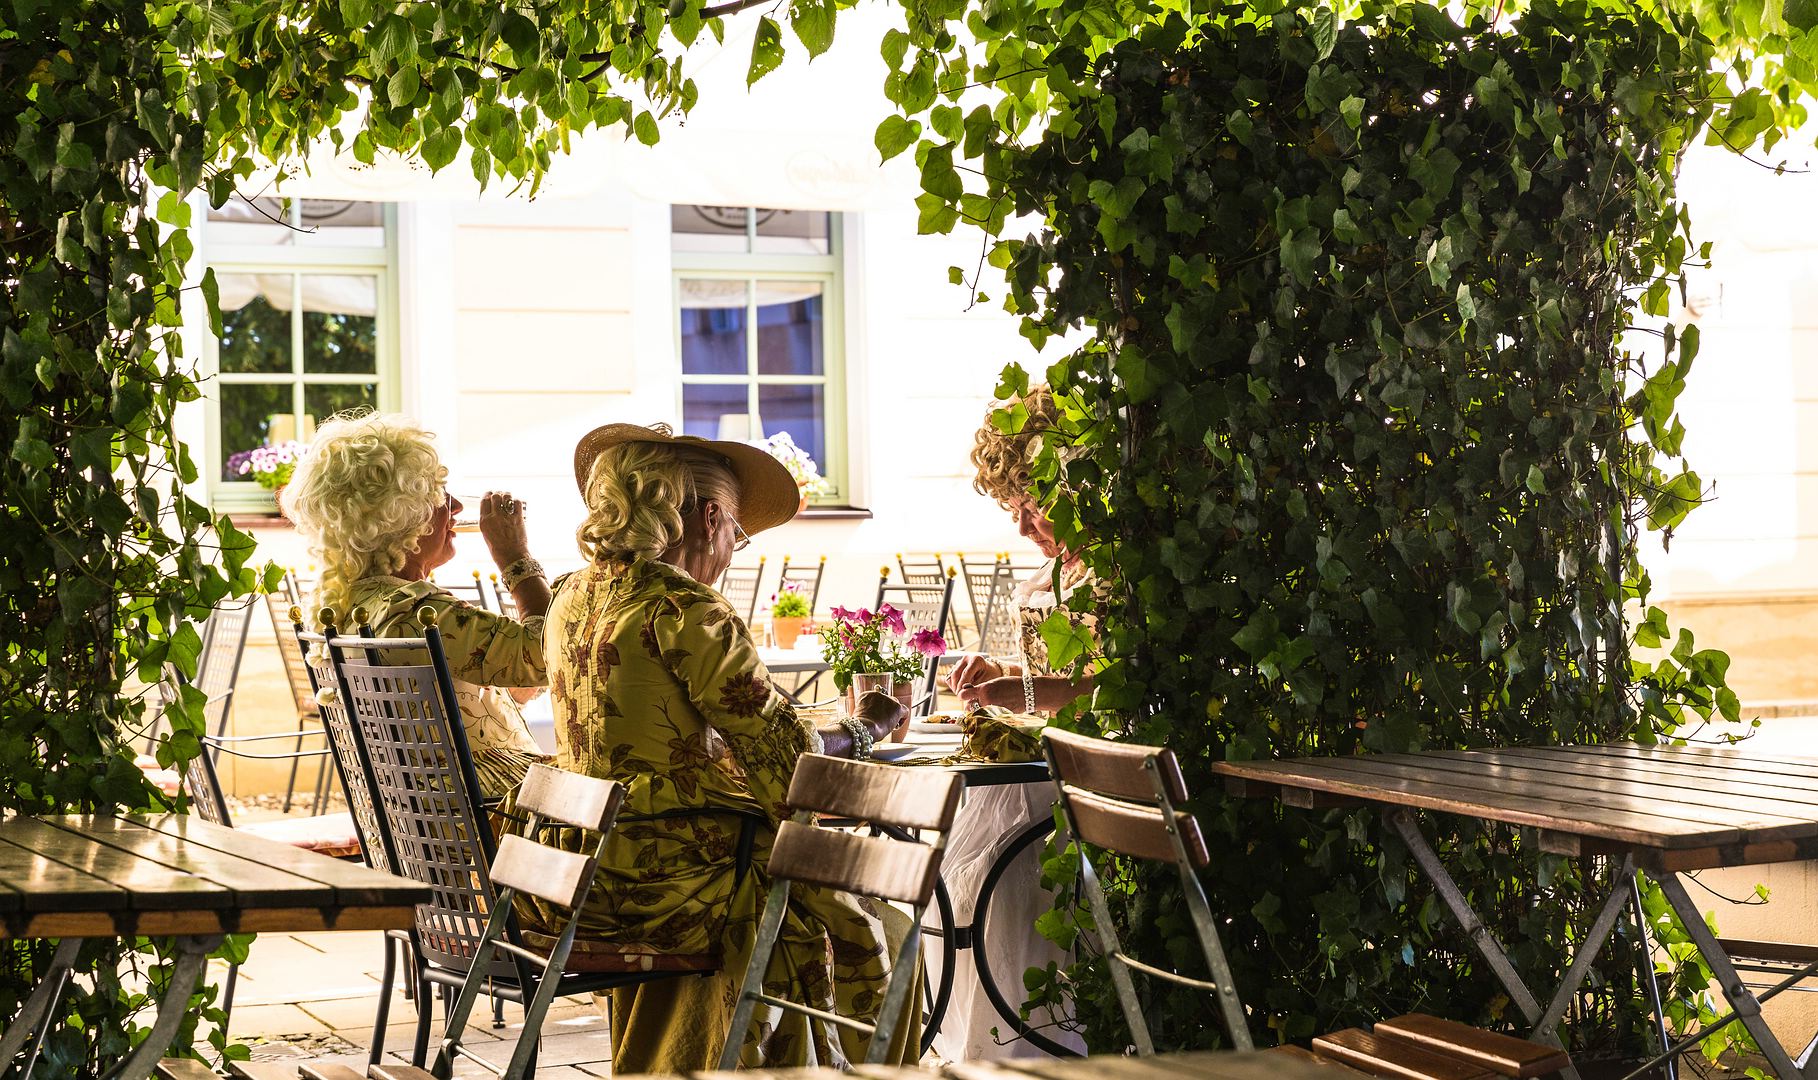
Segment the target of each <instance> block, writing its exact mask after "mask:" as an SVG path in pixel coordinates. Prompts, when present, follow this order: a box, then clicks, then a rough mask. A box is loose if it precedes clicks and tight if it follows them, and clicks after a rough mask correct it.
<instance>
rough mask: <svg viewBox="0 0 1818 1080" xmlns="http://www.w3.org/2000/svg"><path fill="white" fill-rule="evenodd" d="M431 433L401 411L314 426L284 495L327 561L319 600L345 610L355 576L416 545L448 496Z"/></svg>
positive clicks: (400, 561) (381, 568)
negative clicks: (306, 448)
mask: <svg viewBox="0 0 1818 1080" xmlns="http://www.w3.org/2000/svg"><path fill="white" fill-rule="evenodd" d="M433 438H434V436H432V435H431V434H430V433H429V432H427V431H425V430H424V429H423V428H422V427H421V426H419V425H418V424H417V422H416V421H414V420H412V419H410V418H409V417H406V416H400V415H398V414H395V413H360V412H346V413H339V414H337V415H335V416H333V417H330V418H329V419H328V420H326V421H324V422H323V423H322V425H321V426H320V427H318V428H317V429H316V436H315V438H314V439H313V440H311V441H310V444H309V451H308V452H307V453H305V454H304V455H303V459H302V460H301V461H300V462H298V463H297V468H296V471H295V472H293V473H292V474H291V477H290V482H289V483H288V484H286V485H285V487H284V492H283V495H282V497H281V498H282V502H283V506H284V512H285V514H286V516H288V517H289V518H290V520H291V521H293V522H295V523H296V526H297V531H298V532H300V533H302V534H303V536H304V538H305V539H306V540H307V541H308V543H309V552H310V555H311V556H312V557H314V558H315V560H316V562H318V563H319V564H320V565H321V566H322V586H321V589H320V590H319V592H318V593H317V602H318V603H322V604H327V605H329V606H331V607H333V608H335V610H337V611H339V612H341V613H342V614H343V616H345V614H346V613H347V610H348V598H349V595H350V593H351V590H352V588H353V583H354V582H356V581H358V580H360V579H361V578H363V577H369V576H371V575H373V574H390V573H395V572H396V571H397V570H398V568H399V567H401V566H403V565H404V560H405V559H407V558H408V557H409V556H410V554H411V553H412V552H414V551H415V550H416V548H417V542H418V540H419V539H420V538H421V537H422V535H423V530H424V529H425V527H427V525H428V524H429V518H430V515H432V514H434V513H435V511H436V508H437V507H439V506H441V505H443V501H444V500H445V499H446V498H447V495H446V494H445V492H444V489H443V484H444V481H445V480H446V479H447V477H448V470H447V469H445V468H443V467H442V462H441V459H440V458H439V457H438V456H437V455H436V449H435V446H434V445H433V444H432V442H431V440H432V439H433Z"/></svg>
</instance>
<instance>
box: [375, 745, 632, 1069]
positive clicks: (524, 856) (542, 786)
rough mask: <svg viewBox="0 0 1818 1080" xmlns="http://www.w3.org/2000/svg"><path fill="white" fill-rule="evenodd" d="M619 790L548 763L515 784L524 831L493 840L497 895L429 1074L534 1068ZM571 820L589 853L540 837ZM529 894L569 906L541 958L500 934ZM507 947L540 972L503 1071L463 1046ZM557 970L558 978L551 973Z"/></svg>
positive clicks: (615, 812) (620, 795) (616, 807)
mask: <svg viewBox="0 0 1818 1080" xmlns="http://www.w3.org/2000/svg"><path fill="white" fill-rule="evenodd" d="M624 796H625V789H624V788H623V787H622V786H620V785H619V784H618V783H617V782H616V781H612V780H600V779H597V778H595V777H591V776H582V775H580V774H579V773H570V772H563V771H561V770H559V769H552V768H550V767H549V766H547V765H532V766H531V767H530V772H529V774H528V775H526V776H525V777H524V783H523V785H522V786H521V787H519V789H518V803H517V807H518V810H519V811H520V812H521V813H523V814H525V815H526V820H525V822H524V827H523V831H522V832H516V833H507V834H506V835H504V836H501V837H500V838H499V847H498V853H497V854H496V855H495V856H493V859H492V865H491V867H490V868H489V869H488V874H489V875H490V876H491V878H492V885H493V888H494V889H496V890H497V894H496V896H495V897H494V900H493V908H492V914H491V917H490V918H488V919H487V920H486V929H485V930H484V931H482V932H481V934H480V939H479V941H478V942H476V943H475V945H474V953H473V966H472V967H471V968H470V969H468V972H467V978H466V980H465V981H463V982H462V983H461V993H460V996H459V997H457V998H456V999H455V1004H454V1008H453V1010H451V1011H450V1012H449V1014H448V1019H447V1023H446V1025H445V1028H444V1030H445V1031H446V1033H447V1035H446V1037H445V1038H444V1039H443V1040H442V1046H441V1049H440V1050H439V1051H438V1052H437V1053H436V1062H435V1067H434V1069H433V1074H434V1075H435V1076H437V1077H447V1076H450V1075H452V1074H453V1072H454V1066H455V1062H456V1060H457V1059H459V1058H468V1059H469V1060H472V1061H474V1062H476V1063H477V1064H479V1066H480V1067H481V1068H483V1069H485V1070H486V1071H488V1072H490V1073H492V1074H493V1075H495V1076H498V1077H501V1078H502V1080H518V1078H520V1077H522V1076H525V1075H526V1074H527V1071H528V1070H529V1069H531V1068H532V1064H533V1062H534V1060H535V1056H536V1049H537V1034H536V1033H537V1032H539V1031H541V1030H542V1028H543V1016H544V1014H545V1013H547V1012H548V1011H549V1003H550V1002H551V1001H554V1000H555V994H556V987H557V986H558V985H559V984H560V983H561V979H560V978H559V976H560V975H561V973H562V969H563V968H564V966H566V965H567V963H568V954H569V953H570V952H571V951H572V950H573V949H574V935H575V930H576V929H577V928H578V927H579V926H580V922H581V906H582V905H583V904H585V903H586V902H587V894H588V892H589V891H591V890H592V888H593V875H594V868H595V867H597V866H598V865H599V862H600V857H601V856H603V855H604V854H605V853H606V836H607V834H608V833H610V832H611V831H612V825H613V820H614V819H615V818H616V817H617V816H618V813H619V804H620V802H621V801H622V800H623V799H624ZM546 823H547V824H556V823H560V824H563V825H573V826H575V827H576V828H580V829H584V830H586V831H588V832H591V833H595V834H597V839H596V840H595V842H594V845H593V851H592V852H591V853H590V854H586V855H581V854H576V853H574V852H569V851H563V850H562V849H560V848H556V847H551V846H549V845H547V844H544V843H542V842H541V841H540V840H539V839H538V833H539V831H540V830H541V829H542V827H543V826H544V824H546ZM521 892H523V893H529V894H530V895H532V896H537V897H541V898H542V899H544V900H547V901H549V902H550V903H552V904H560V905H562V906H563V907H566V908H568V909H569V916H568V923H567V925H566V926H564V927H563V928H562V933H561V936H560V937H558V938H557V939H556V943H555V947H554V948H552V949H550V951H549V954H548V955H547V956H544V955H542V954H540V953H538V952H536V951H535V950H532V949H527V948H524V947H523V946H521V945H517V944H514V943H513V942H511V941H509V940H506V939H505V934H506V929H507V926H508V924H509V921H510V917H511V910H512V900H513V898H514V897H516V895H517V894H518V893H521ZM501 952H502V953H507V954H509V955H511V956H512V957H515V958H516V959H518V960H520V961H522V962H524V963H527V964H530V965H532V966H534V967H535V968H537V969H539V970H540V971H542V972H543V977H542V978H540V979H538V980H536V991H535V992H534V993H533V994H532V995H531V997H530V1000H529V1001H528V1002H526V1003H525V1005H524V1035H523V1037H521V1038H520V1039H518V1042H517V1046H516V1048H515V1049H514V1050H513V1051H512V1054H511V1062H510V1063H509V1064H508V1065H506V1066H505V1067H504V1069H503V1071H501V1070H500V1068H499V1066H498V1065H497V1064H496V1063H495V1062H492V1061H489V1060H487V1059H486V1058H484V1057H481V1056H480V1055H478V1054H475V1053H474V1052H473V1051H472V1050H470V1049H468V1048H467V1047H466V1046H465V1045H463V1044H462V1041H461V1036H462V1035H464V1034H465V1033H466V1030H467V1018H468V1016H469V1015H471V1014H472V1012H473V1006H474V1002H475V1001H476V1000H477V999H478V998H479V996H480V991H481V985H482V984H483V983H485V982H486V981H487V980H488V979H489V978H490V977H491V975H490V972H491V970H492V963H493V961H494V959H495V958H496V954H497V953H501ZM552 974H553V975H555V976H558V977H556V978H551V977H549V976H550V975H552ZM415 1074H416V1070H409V1071H404V1070H399V1069H396V1068H392V1069H391V1070H390V1071H389V1075H390V1076H391V1078H392V1080H420V1078H416V1076H415Z"/></svg>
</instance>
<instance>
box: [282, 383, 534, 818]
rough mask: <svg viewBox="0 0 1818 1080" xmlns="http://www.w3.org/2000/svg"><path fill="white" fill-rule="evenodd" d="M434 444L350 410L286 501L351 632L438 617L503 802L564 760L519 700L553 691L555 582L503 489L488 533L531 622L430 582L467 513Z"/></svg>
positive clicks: (485, 774) (504, 577)
mask: <svg viewBox="0 0 1818 1080" xmlns="http://www.w3.org/2000/svg"><path fill="white" fill-rule="evenodd" d="M432 440H433V436H431V435H430V433H429V432H427V431H425V430H424V429H423V428H422V427H420V426H418V425H417V423H416V422H415V421H414V420H411V419H409V418H408V417H405V416H400V415H397V414H392V413H365V414H359V413H342V414H340V415H337V416H335V417H332V418H331V419H329V420H328V421H326V422H324V423H323V424H322V425H321V426H320V427H319V428H317V429H316V436H315V439H314V440H313V441H312V442H311V443H310V445H309V452H308V453H306V454H304V455H303V459H302V461H301V462H299V463H298V465H297V469H296V472H295V473H293V474H292V475H291V478H290V482H289V483H288V484H286V485H285V487H284V491H283V494H282V495H281V496H280V498H281V501H282V502H283V506H284V512H285V514H286V516H288V517H289V518H290V520H291V521H293V522H295V523H296V525H297V531H298V532H300V533H302V534H303V536H304V538H305V539H306V540H307V541H308V542H309V550H310V554H311V555H313V556H314V557H315V560H316V562H317V563H318V564H319V565H321V567H322V568H323V569H322V585H321V588H320V590H319V592H318V594H317V601H318V602H319V603H321V604H324V605H326V606H328V607H332V608H333V609H334V610H335V611H336V612H337V613H338V614H339V616H340V617H341V618H342V620H343V622H344V625H347V626H348V627H349V628H350V629H351V628H352V627H351V618H350V615H351V613H352V612H353V610H354V609H355V608H359V609H362V610H363V612H364V614H365V616H366V623H367V625H369V626H371V627H372V629H373V632H374V633H375V634H377V635H378V636H380V637H388V636H391V637H408V636H414V635H415V634H416V633H417V632H418V631H417V623H416V612H417V610H418V609H419V608H423V607H428V608H430V609H431V610H433V611H434V612H435V614H436V626H437V629H439V630H440V631H441V634H442V642H443V645H444V646H445V647H446V649H447V653H448V666H449V670H450V673H451V674H452V675H453V676H454V680H455V699H456V704H457V705H459V707H460V710H461V721H462V725H463V727H465V728H466V730H467V745H468V749H469V750H470V751H471V752H472V754H473V764H474V772H475V773H476V774H477V775H478V777H479V780H480V788H481V794H482V795H483V796H484V797H486V798H489V799H493V798H502V797H503V796H504V795H505V794H506V793H507V792H509V791H511V790H512V789H513V788H515V787H516V786H517V785H518V784H519V783H520V782H521V781H522V780H523V779H524V774H525V773H526V772H528V771H529V770H530V766H531V765H533V764H537V763H547V762H549V761H550V760H552V759H551V758H550V757H549V755H547V754H544V753H543V752H542V750H541V748H539V747H538V746H537V743H536V740H535V739H534V738H532V737H531V734H530V728H529V727H528V726H527V725H526V724H525V723H524V717H523V716H522V715H521V714H520V713H519V712H518V701H519V700H528V699H529V697H531V696H534V693H535V691H534V689H528V688H535V687H541V686H545V685H547V684H548V682H549V678H548V675H547V674H546V672H545V668H544V663H543V614H544V612H546V611H547V610H548V609H549V598H550V594H549V584H548V582H547V581H545V580H544V578H543V567H542V566H541V564H539V563H538V562H537V561H536V560H535V559H533V558H531V557H530V548H529V542H528V541H527V540H526V539H525V531H524V504H523V503H522V502H520V501H518V500H516V499H514V498H512V497H511V493H510V492H502V491H501V492H488V493H487V494H486V497H485V499H484V500H482V501H481V503H480V533H481V535H482V536H483V537H484V538H485V540H486V546H487V548H488V549H489V550H490V551H491V553H492V558H493V561H494V562H495V563H497V564H498V567H499V581H500V583H501V584H503V585H504V586H505V587H506V588H507V589H509V590H510V591H511V595H512V597H513V598H514V599H515V600H516V601H517V603H518V611H519V612H521V613H522V615H523V618H522V619H521V620H520V619H511V618H507V617H506V616H504V615H500V614H498V613H496V612H492V611H487V610H485V609H484V608H479V607H475V606H473V605H471V604H468V603H465V602H463V601H461V600H458V599H456V598H455V597H454V596H453V595H452V594H451V593H449V592H447V591H446V590H444V589H441V588H438V587H437V586H436V584H435V583H434V582H432V581H431V580H429V575H430V573H431V572H432V571H434V570H435V568H436V567H438V566H441V565H442V564H444V563H446V562H447V561H448V560H449V559H451V558H453V557H454V519H455V517H456V515H458V514H459V513H460V512H461V511H462V510H463V509H465V507H464V506H463V505H462V504H461V501H460V500H459V499H456V498H455V497H454V496H452V495H450V494H448V491H447V488H446V481H447V478H448V470H447V469H446V468H444V467H443V466H442V462H441V459H440V458H439V457H438V456H437V455H436V448H435V445H434V443H433V441H432ZM509 688H519V689H518V691H517V693H518V694H521V695H522V697H521V698H520V697H518V696H516V695H514V694H513V693H512V692H511V690H510V689H509Z"/></svg>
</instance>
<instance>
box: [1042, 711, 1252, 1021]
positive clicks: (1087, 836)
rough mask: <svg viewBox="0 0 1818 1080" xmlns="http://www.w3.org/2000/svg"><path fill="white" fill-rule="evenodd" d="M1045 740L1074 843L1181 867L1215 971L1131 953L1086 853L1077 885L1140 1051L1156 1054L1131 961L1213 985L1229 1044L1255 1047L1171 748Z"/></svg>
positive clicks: (1049, 734)
mask: <svg viewBox="0 0 1818 1080" xmlns="http://www.w3.org/2000/svg"><path fill="white" fill-rule="evenodd" d="M1042 745H1043V752H1044V753H1045V754H1046V755H1047V758H1048V771H1049V774H1050V775H1051V776H1052V777H1053V778H1054V790H1055V793H1056V794H1057V795H1058V796H1059V798H1060V808H1061V815H1062V817H1063V818H1064V819H1065V820H1066V823H1067V832H1068V834H1069V836H1070V837H1071V840H1070V842H1071V843H1079V842H1084V843H1087V844H1093V845H1096V846H1098V847H1101V848H1104V849H1106V850H1107V851H1115V852H1117V853H1118V854H1120V855H1127V856H1129V857H1131V858H1136V859H1148V860H1150V861H1153V862H1166V863H1173V864H1174V865H1175V867H1176V868H1178V869H1179V870H1180V884H1181V892H1182V894H1183V895H1185V897H1186V900H1187V914H1188V916H1189V917H1190V918H1191V919H1192V921H1193V929H1194V932H1195V933H1196V934H1197V935H1198V937H1199V945H1200V950H1201V951H1202V952H1203V953H1204V954H1205V958H1206V968H1207V970H1208V971H1210V972H1211V975H1212V978H1211V980H1210V981H1208V980H1205V979H1195V978H1191V977H1189V976H1186V975H1181V974H1179V973H1178V972H1173V971H1167V970H1164V969H1162V968H1158V967H1152V966H1150V965H1148V964H1145V963H1143V962H1142V961H1140V960H1137V959H1134V958H1133V957H1131V956H1129V955H1128V954H1126V953H1125V952H1124V949H1123V945H1122V944H1121V943H1119V941H1118V938H1117V929H1116V927H1115V926H1114V925H1112V922H1111V909H1110V908H1109V907H1108V906H1107V905H1106V903H1105V890H1104V888H1103V887H1102V886H1100V885H1099V882H1098V875H1097V873H1096V872H1095V871H1094V870H1093V868H1092V860H1091V858H1090V857H1088V856H1087V855H1086V853H1085V852H1084V851H1081V852H1080V860H1079V865H1080V878H1081V885H1082V886H1083V888H1084V891H1085V893H1086V900H1087V902H1088V903H1089V904H1090V905H1091V908H1092V920H1093V922H1094V923H1096V924H1097V926H1096V927H1095V930H1096V933H1097V935H1098V940H1099V944H1100V946H1101V947H1102V948H1103V950H1104V954H1105V959H1106V961H1107V962H1109V964H1110V965H1111V983H1112V985H1113V986H1114V987H1116V989H1117V1000H1118V1004H1119V1005H1120V1006H1122V1008H1123V1012H1124V1019H1125V1020H1126V1021H1128V1022H1129V1024H1130V1036H1131V1038H1132V1039H1134V1040H1135V1042H1136V1052H1137V1053H1138V1054H1153V1053H1155V1045H1154V1043H1153V1042H1152V1041H1151V1040H1150V1038H1149V1025H1148V1022H1147V1021H1146V1020H1144V1018H1143V1010H1142V1006H1141V1005H1140V1004H1138V1002H1137V999H1136V988H1135V986H1134V985H1133V984H1132V983H1131V981H1130V971H1131V970H1132V969H1134V970H1137V971H1140V972H1142V973H1143V974H1145V975H1149V976H1152V977H1154V978H1157V979H1164V980H1166V981H1168V982H1172V983H1176V984H1178V985H1180V986H1188V987H1192V988H1194V989H1196V990H1206V991H1210V992H1211V993H1212V994H1213V995H1214V996H1215V997H1216V998H1217V999H1218V1006H1219V1011H1220V1012H1221V1013H1222V1015H1223V1017H1224V1022H1225V1031H1226V1032H1227V1033H1228V1034H1229V1035H1230V1037H1231V1045H1232V1046H1233V1047H1234V1048H1236V1049H1238V1050H1249V1049H1252V1045H1251V1042H1250V1028H1249V1025H1248V1024H1247V1023H1245V1021H1244V1010H1243V1005H1242V1004H1241V1003H1240V1002H1239V1001H1238V1000H1237V988H1236V987H1235V986H1234V985H1232V981H1231V965H1230V964H1229V963H1227V962H1226V960H1225V950H1224V946H1223V945H1221V944H1220V943H1219V940H1218V926H1217V924H1216V923H1215V922H1214V921H1213V919H1212V909H1211V906H1210V905H1209V904H1207V903H1206V892H1205V890H1204V889H1203V888H1201V887H1200V883H1199V874H1198V871H1199V870H1200V869H1202V868H1204V867H1205V865H1206V864H1207V863H1208V862H1210V861H1211V856H1210V855H1209V854H1208V852H1207V850H1206V840H1205V837H1204V836H1202V835H1201V834H1200V831H1199V821H1198V819H1196V818H1195V817H1194V816H1193V815H1192V814H1189V813H1187V812H1185V811H1182V810H1176V809H1175V806H1176V805H1177V804H1179V803H1182V802H1185V801H1186V799H1187V784H1186V780H1185V779H1184V778H1182V776H1181V773H1180V763H1179V762H1178V761H1176V760H1175V758H1174V752H1173V751H1172V750H1164V749H1161V748H1160V747H1155V746H1138V745H1135V744H1132V743H1118V742H1108V741H1106V740H1104V739H1092V738H1087V737H1086V736H1084V735H1075V734H1073V733H1071V732H1066V731H1060V730H1057V729H1055V728H1044V729H1043V730H1042Z"/></svg>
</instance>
